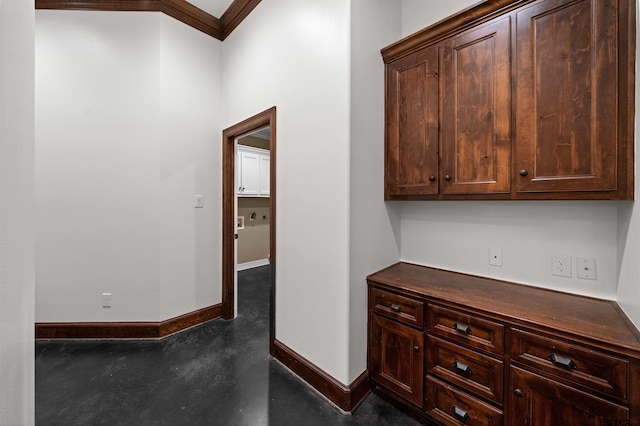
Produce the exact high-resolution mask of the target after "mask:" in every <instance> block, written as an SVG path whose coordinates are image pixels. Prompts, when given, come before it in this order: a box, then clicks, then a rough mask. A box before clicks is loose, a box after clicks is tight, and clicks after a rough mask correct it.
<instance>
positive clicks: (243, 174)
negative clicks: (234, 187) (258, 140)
mask: <svg viewBox="0 0 640 426" xmlns="http://www.w3.org/2000/svg"><path fill="white" fill-rule="evenodd" d="M259 170H260V155H259V154H256V153H253V152H244V151H241V152H240V190H239V192H238V195H243V196H249V195H251V196H257V195H258V194H259V192H260V190H259V184H260V172H259Z"/></svg>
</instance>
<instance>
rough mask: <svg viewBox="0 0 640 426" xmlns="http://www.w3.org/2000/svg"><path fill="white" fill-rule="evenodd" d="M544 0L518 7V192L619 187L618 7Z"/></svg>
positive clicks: (605, 2) (607, 1) (595, 1)
mask: <svg viewBox="0 0 640 426" xmlns="http://www.w3.org/2000/svg"><path fill="white" fill-rule="evenodd" d="M617 3H618V2H617V1H615V0H578V1H566V0H546V1H544V2H539V3H534V4H533V5H531V6H528V7H525V8H524V10H521V11H518V12H517V13H516V22H517V29H518V31H517V34H516V49H515V57H516V69H515V79H514V80H515V85H516V99H517V103H516V119H517V121H516V138H515V147H516V165H517V168H518V169H519V170H523V171H526V172H527V173H526V174H525V173H522V174H523V175H524V176H520V178H519V179H517V185H516V187H517V191H519V192H553V191H616V189H617V176H616V175H617V164H616V163H617V144H616V143H615V141H616V140H617V139H618V137H617V130H618V129H617V123H618V113H619V111H618V107H617V96H616V93H617V89H618V75H617V73H618V68H619V66H618V40H617V38H618V33H617V31H616V28H617V23H618V8H617Z"/></svg>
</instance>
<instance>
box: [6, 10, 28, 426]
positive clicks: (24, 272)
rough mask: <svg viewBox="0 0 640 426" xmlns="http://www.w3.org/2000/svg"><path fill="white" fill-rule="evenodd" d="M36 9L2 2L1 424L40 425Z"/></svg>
mask: <svg viewBox="0 0 640 426" xmlns="http://www.w3.org/2000/svg"><path fill="white" fill-rule="evenodd" d="M33 26H34V10H33V3H29V2H27V1H24V0H0V31H1V32H0V342H1V343H0V383H2V386H1V387H0V425H7V426H13V425H32V424H34V361H33V354H34V344H33V338H34V336H33V319H34V309H33V298H34V277H33V263H34V253H33V250H34V238H33V193H34V183H33V167H34V166H33V138H34V137H33V67H34V65H33V43H34V41H33Z"/></svg>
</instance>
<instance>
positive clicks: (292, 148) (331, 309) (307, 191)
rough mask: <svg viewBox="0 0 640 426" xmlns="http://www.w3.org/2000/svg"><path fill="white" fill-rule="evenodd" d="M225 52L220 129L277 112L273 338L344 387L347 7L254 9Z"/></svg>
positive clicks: (277, 1)
mask: <svg viewBox="0 0 640 426" xmlns="http://www.w3.org/2000/svg"><path fill="white" fill-rule="evenodd" d="M223 52H224V53H223V57H224V62H223V63H224V71H223V81H224V88H225V96H224V99H225V105H227V120H226V125H227V126H230V125H233V124H235V123H237V122H240V121H242V120H244V119H246V118H248V117H250V116H252V115H254V114H256V113H258V112H261V111H263V110H265V109H267V108H269V107H271V106H274V105H275V106H276V107H277V118H276V121H277V143H276V146H277V188H278V189H277V198H276V203H277V204H276V205H277V212H278V213H277V216H276V220H277V224H276V225H277V234H276V256H277V260H276V338H277V339H278V340H280V341H282V342H283V343H284V344H285V345H287V346H288V347H290V348H291V349H293V350H294V351H296V352H297V353H299V354H300V355H302V356H303V357H305V358H306V359H308V360H310V361H311V362H313V363H314V364H316V365H317V366H318V367H319V368H321V369H323V370H324V371H326V372H327V373H328V374H330V375H331V376H333V377H335V378H336V379H337V380H339V381H341V382H343V383H348V379H349V372H348V365H347V364H348V350H349V344H348V334H349V327H348V317H349V286H348V284H347V282H348V279H349V261H348V258H349V165H350V162H349V132H350V131H349V121H350V114H349V84H350V74H349V2H348V1H347V0H311V1H297V0H270V1H267V2H262V3H260V4H259V5H258V6H257V7H256V9H255V10H254V11H253V12H252V13H251V14H250V15H249V17H248V18H247V19H246V21H244V22H243V23H242V25H240V26H239V27H238V28H237V29H236V30H235V31H234V32H233V33H232V34H231V36H230V37H229V38H227V39H226V40H225V41H224V43H223ZM309 224H312V226H309ZM303 236H304V237H303Z"/></svg>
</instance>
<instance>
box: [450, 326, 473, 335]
mask: <svg viewBox="0 0 640 426" xmlns="http://www.w3.org/2000/svg"><path fill="white" fill-rule="evenodd" d="M453 329H454V330H455V331H457V332H458V333H464V334H471V327H469V326H468V325H467V324H458V323H455V324H453Z"/></svg>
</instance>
